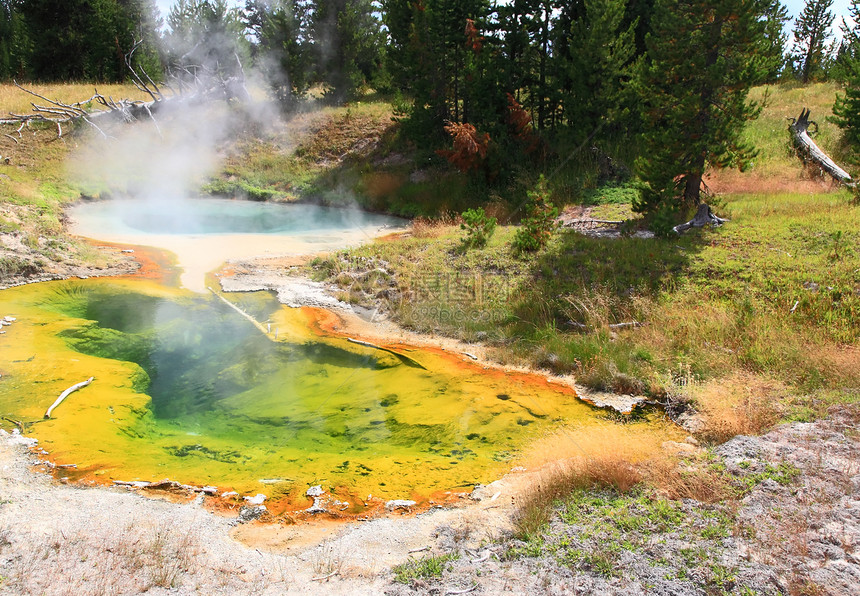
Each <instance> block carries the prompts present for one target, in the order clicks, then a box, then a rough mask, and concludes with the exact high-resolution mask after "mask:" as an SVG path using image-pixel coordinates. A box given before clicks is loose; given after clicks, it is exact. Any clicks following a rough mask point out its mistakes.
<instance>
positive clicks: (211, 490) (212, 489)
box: [200, 486, 218, 496]
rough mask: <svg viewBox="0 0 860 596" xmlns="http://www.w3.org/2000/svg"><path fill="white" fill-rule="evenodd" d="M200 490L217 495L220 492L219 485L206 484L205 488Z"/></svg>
mask: <svg viewBox="0 0 860 596" xmlns="http://www.w3.org/2000/svg"><path fill="white" fill-rule="evenodd" d="M200 492H202V493H203V494H206V495H212V496H215V495H217V494H218V487H217V486H204V487H203V488H201V489H200Z"/></svg>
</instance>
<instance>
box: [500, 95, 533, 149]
mask: <svg viewBox="0 0 860 596" xmlns="http://www.w3.org/2000/svg"><path fill="white" fill-rule="evenodd" d="M508 125H509V126H510V127H511V130H512V131H513V134H514V137H515V138H517V139H518V140H519V141H521V142H522V143H523V144H524V145H525V149H524V151H525V153H526V154H527V155H528V154H529V153H533V152H534V151H536V150H537V149H539V148H540V146H541V142H540V137H539V136H537V135H536V134H535V132H534V125H533V124H532V117H531V115H530V114H529V113H528V112H527V111H526V110H525V108H523V106H522V105H520V102H518V101H517V100H516V98H515V97H514V96H513V95H511V94H510V93H508Z"/></svg>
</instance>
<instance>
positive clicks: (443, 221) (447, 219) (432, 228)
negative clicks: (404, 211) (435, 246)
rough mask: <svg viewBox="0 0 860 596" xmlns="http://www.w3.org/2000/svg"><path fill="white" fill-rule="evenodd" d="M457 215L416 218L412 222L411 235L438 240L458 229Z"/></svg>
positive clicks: (458, 219)
mask: <svg viewBox="0 0 860 596" xmlns="http://www.w3.org/2000/svg"><path fill="white" fill-rule="evenodd" d="M461 222H462V220H461V219H460V216H459V215H452V214H450V213H445V214H443V215H441V216H439V217H433V218H430V217H416V218H415V219H413V220H412V235H413V236H414V237H415V238H438V237H440V236H443V235H444V234H447V233H449V232H450V231H451V230H452V229H453V228H455V227H459V226H460V223H461Z"/></svg>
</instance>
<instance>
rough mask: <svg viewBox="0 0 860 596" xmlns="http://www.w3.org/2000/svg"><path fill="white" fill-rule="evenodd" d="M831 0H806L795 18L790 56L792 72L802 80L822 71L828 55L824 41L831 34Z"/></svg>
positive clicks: (828, 51)
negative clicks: (793, 70)
mask: <svg viewBox="0 0 860 596" xmlns="http://www.w3.org/2000/svg"><path fill="white" fill-rule="evenodd" d="M832 5H833V0H807V2H806V5H805V6H804V7H803V12H801V13H800V14H799V15H798V17H797V19H795V21H794V30H793V31H792V33H793V34H794V48H793V50H792V58H793V60H794V63H795V71H796V72H797V75H798V77H799V78H800V80H801V81H802V82H804V83H808V82H809V81H810V80H811V79H812V78H813V77H815V76H817V75H820V74H822V73H823V71H824V66H825V62H826V60H827V58H828V57H829V54H830V46H829V45H828V43H827V41H828V40H829V39H830V38H831V37H832V34H831V33H830V26H831V25H833V13H832V12H830V7H831V6H832Z"/></svg>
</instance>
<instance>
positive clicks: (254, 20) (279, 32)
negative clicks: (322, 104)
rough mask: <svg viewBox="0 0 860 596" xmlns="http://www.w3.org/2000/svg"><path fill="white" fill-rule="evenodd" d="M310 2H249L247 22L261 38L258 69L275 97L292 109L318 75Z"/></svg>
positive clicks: (258, 0)
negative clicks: (312, 44) (314, 54)
mask: <svg viewBox="0 0 860 596" xmlns="http://www.w3.org/2000/svg"><path fill="white" fill-rule="evenodd" d="M310 16H311V6H310V2H307V1H301V0H248V1H247V2H246V4H245V19H246V20H245V23H246V25H247V27H248V29H249V30H250V31H252V32H253V34H254V35H255V36H256V38H257V45H256V46H255V47H254V48H253V49H254V51H255V52H256V55H255V56H254V58H255V62H256V64H257V67H258V68H259V69H260V71H261V72H262V73H263V76H264V77H265V79H266V81H267V82H268V84H269V86H270V87H271V89H272V92H273V93H274V95H275V97H276V98H277V99H278V100H279V101H280V102H281V103H282V105H283V106H284V107H285V108H287V109H290V108H292V107H294V106H295V105H296V103H297V102H298V101H299V100H300V99H301V98H302V97H303V96H304V94H305V92H306V91H307V90H308V87H309V86H310V84H311V83H312V81H313V76H314V68H313V65H314V56H313V48H312V47H311V39H310V38H311V30H310Z"/></svg>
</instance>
